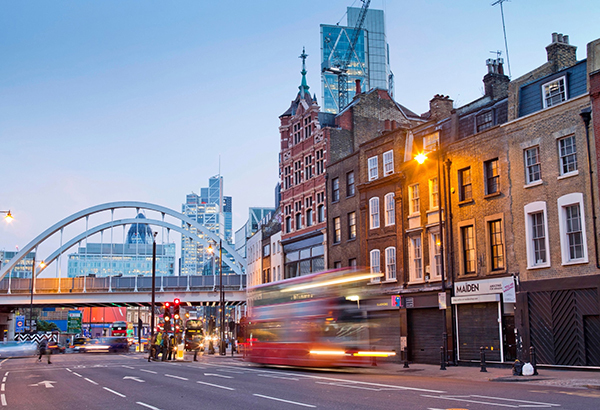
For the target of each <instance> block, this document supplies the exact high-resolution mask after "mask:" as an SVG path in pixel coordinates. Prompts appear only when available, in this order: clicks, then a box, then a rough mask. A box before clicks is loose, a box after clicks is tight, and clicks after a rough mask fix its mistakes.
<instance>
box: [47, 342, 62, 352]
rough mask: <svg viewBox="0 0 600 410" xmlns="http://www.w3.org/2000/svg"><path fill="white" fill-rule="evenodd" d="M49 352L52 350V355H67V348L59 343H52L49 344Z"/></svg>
mask: <svg viewBox="0 0 600 410" xmlns="http://www.w3.org/2000/svg"><path fill="white" fill-rule="evenodd" d="M48 350H50V353H52V354H56V353H65V351H66V350H67V348H66V347H65V346H63V345H61V344H60V343H58V342H52V341H50V342H48Z"/></svg>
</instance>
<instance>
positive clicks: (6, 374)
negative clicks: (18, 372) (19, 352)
mask: <svg viewBox="0 0 600 410" xmlns="http://www.w3.org/2000/svg"><path fill="white" fill-rule="evenodd" d="M7 360H8V359H4V360H3V361H2V363H4V362H5V361H7ZM2 363H0V364H2ZM8 373H9V372H6V373H4V375H5V376H8Z"/></svg>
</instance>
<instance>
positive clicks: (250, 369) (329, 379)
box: [205, 363, 446, 397]
mask: <svg viewBox="0 0 600 410" xmlns="http://www.w3.org/2000/svg"><path fill="white" fill-rule="evenodd" d="M205 364H206V365H208V366H215V367H223V365H211V364H210V363H205ZM229 367H232V366H229ZM238 367H239V366H238ZM234 368H235V367H234ZM245 369H246V370H248V371H253V372H257V373H263V374H265V373H266V374H274V375H277V376H281V375H284V376H292V377H301V378H305V379H317V380H327V381H332V382H341V383H352V384H356V385H364V386H374V387H380V388H385V389H397V390H407V391H417V392H424V393H437V394H444V393H446V392H445V391H443V390H431V389H422V388H417V387H406V386H394V385H391V384H380V383H371V382H357V381H351V380H344V379H335V378H332V377H324V376H315V375H304V374H303V375H298V374H297V373H286V372H274V371H269V370H261V369H254V368H252V367H245ZM436 397H437V396H436Z"/></svg>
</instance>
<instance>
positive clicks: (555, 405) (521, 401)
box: [471, 394, 560, 407]
mask: <svg viewBox="0 0 600 410" xmlns="http://www.w3.org/2000/svg"><path fill="white" fill-rule="evenodd" d="M471 397H479V398H481V399H495V400H505V401H514V402H517V403H526V404H537V405H539V406H550V407H560V404H555V403H541V402H538V401H528V400H518V399H505V398H504V397H491V396H478V395H476V394H472V395H471ZM521 407H524V406H521Z"/></svg>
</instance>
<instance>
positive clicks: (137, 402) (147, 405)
mask: <svg viewBox="0 0 600 410" xmlns="http://www.w3.org/2000/svg"><path fill="white" fill-rule="evenodd" d="M135 403H136V404H139V405H140V406H144V407H148V408H149V409H152V410H160V409H159V408H158V407H154V406H151V405H149V404H146V403H142V402H141V401H136V402H135Z"/></svg>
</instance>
